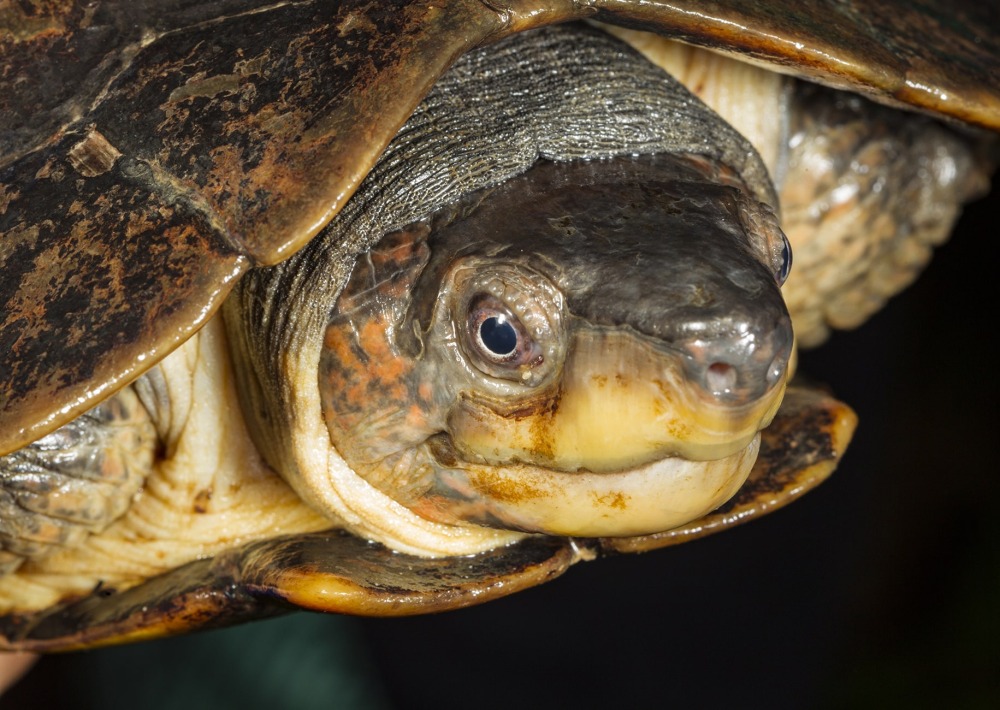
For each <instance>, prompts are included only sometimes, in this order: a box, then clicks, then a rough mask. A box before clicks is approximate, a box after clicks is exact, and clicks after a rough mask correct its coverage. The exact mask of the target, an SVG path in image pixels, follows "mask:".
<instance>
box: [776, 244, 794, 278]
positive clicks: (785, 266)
mask: <svg viewBox="0 0 1000 710" xmlns="http://www.w3.org/2000/svg"><path fill="white" fill-rule="evenodd" d="M780 234H781V252H780V254H779V258H780V259H781V263H780V264H779V265H778V272H777V274H775V276H776V278H777V279H778V285H779V286H781V285H782V284H784V283H785V281H786V280H787V279H788V274H789V272H791V270H792V245H791V244H789V243H788V237H786V236H785V234H784V233H783V232H781V233H780Z"/></svg>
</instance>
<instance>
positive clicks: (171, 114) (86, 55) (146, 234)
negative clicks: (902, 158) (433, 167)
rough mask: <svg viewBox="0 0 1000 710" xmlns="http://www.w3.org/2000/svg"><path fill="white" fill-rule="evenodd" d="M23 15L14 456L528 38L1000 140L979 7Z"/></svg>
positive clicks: (6, 229)
mask: <svg viewBox="0 0 1000 710" xmlns="http://www.w3.org/2000/svg"><path fill="white" fill-rule="evenodd" d="M16 7H17V9H14V8H13V7H11V8H9V9H7V10H5V11H4V13H3V14H2V15H0V23H2V24H0V52H2V53H3V55H4V60H5V61H4V64H5V67H6V71H5V73H4V75H3V78H2V80H0V82H2V83H0V96H2V97H3V98H2V99H0V121H2V123H0V126H2V133H0V152H2V156H3V157H0V273H2V275H3V276H2V280H0V314H2V316H0V318H2V320H0V372H3V373H5V377H4V378H3V379H2V382H0V455H2V454H4V453H7V452H9V451H12V450H14V449H17V448H19V447H21V446H23V445H24V444H26V443H28V442H30V441H32V440H34V439H37V438H38V437H39V436H41V435H42V434H44V433H46V432H48V431H51V430H53V429H55V428H56V427H58V426H59V425H61V424H63V423H65V422H67V421H69V420H70V419H72V418H73V417H75V416H76V415H78V414H80V413H82V412H83V411H85V410H87V409H89V408H90V407H91V406H93V405H94V404H95V403H96V402H98V401H100V400H101V399H103V398H104V397H106V396H107V395H108V394H109V392H110V391H111V390H113V389H117V388H118V387H120V386H122V385H123V384H125V383H126V382H127V381H129V380H131V379H134V378H135V377H136V376H138V375H139V374H141V372H143V371H144V370H146V369H148V368H149V367H150V366H151V365H152V364H153V363H154V362H156V361H157V360H159V359H160V358H162V357H163V356H164V355H166V353H168V352H169V351H170V350H172V349H173V348H175V347H176V346H177V345H178V344H179V343H180V342H182V341H183V340H185V339H186V338H188V337H190V336H191V334H192V333H193V332H194V331H195V330H197V328H198V327H199V326H200V325H201V324H203V323H204V321H205V319H206V318H207V317H208V316H209V315H210V314H211V313H212V312H214V310H215V309H216V308H217V307H218V306H219V304H220V303H221V302H222V300H224V298H225V296H226V294H227V293H228V292H229V290H230V289H231V287H232V285H233V283H234V281H235V280H236V278H237V277H238V276H239V274H241V273H242V272H243V271H245V270H246V269H247V268H249V267H250V266H252V265H254V264H273V263H275V262H278V261H281V260H282V259H284V258H286V257H287V256H289V255H290V254H291V253H293V252H294V251H296V250H298V249H299V248H301V247H302V246H303V245H304V244H305V243H306V242H308V241H309V240H310V239H311V238H312V237H313V236H314V235H315V234H316V233H317V232H318V231H319V229H321V228H322V227H323V225H325V224H326V223H327V222H328V221H329V220H330V219H331V218H332V216H333V215H334V214H335V213H336V212H337V211H338V210H339V209H340V207H342V206H343V204H344V203H345V202H346V200H347V199H348V198H349V197H350V196H351V194H352V193H353V191H354V190H355V188H356V187H357V185H358V184H359V182H360V181H361V179H362V178H363V177H364V176H365V175H366V174H367V172H368V170H369V169H370V168H371V166H372V165H373V163H374V162H375V160H376V159H377V157H378V155H379V154H380V153H381V151H382V149H383V148H384V147H385V145H386V144H387V143H388V141H389V140H390V139H391V137H392V136H393V135H394V133H395V132H396V130H397V129H398V128H399V127H400V125H402V123H403V121H405V119H406V118H407V116H409V114H410V113H411V112H412V110H413V108H414V107H415V106H416V105H417V103H418V102H419V101H420V99H421V98H422V97H423V95H424V94H425V93H426V92H427V91H428V89H429V87H430V86H431V85H432V84H433V83H434V81H435V80H436V79H437V78H438V76H440V75H441V73H442V72H443V71H444V70H445V69H446V68H447V67H448V66H449V65H450V64H451V62H452V61H453V60H454V59H455V57H456V56H458V55H459V54H461V53H463V52H464V51H466V50H468V49H470V48H472V47H474V46H477V45H481V44H484V43H488V42H491V41H495V40H497V39H500V38H501V37H504V36H507V35H509V34H512V33H515V32H519V31H523V30H526V29H531V28H534V27H539V26H543V25H546V24H551V23H555V22H564V21H568V20H572V19H599V20H602V21H607V22H613V23H614V22H617V23H621V24H627V25H630V26H639V27H643V28H646V29H652V30H655V31H659V32H662V33H665V34H669V35H671V36H676V37H678V38H680V39H683V40H685V41H689V42H693V43H698V44H702V45H706V46H710V47H712V48H715V49H722V50H725V51H728V52H733V53H738V54H740V55H741V56H744V57H748V58H750V59H752V60H754V61H761V62H768V63H771V64H775V65H777V66H778V68H779V69H781V70H782V71H789V72H794V73H797V74H801V75H803V76H807V77H810V78H813V79H817V80H820V81H823V82H825V83H829V84H831V85H834V86H839V87H844V88H848V89H854V90H859V91H864V92H865V93H868V94H870V95H872V96H874V97H875V98H877V99H880V100H883V101H886V102H892V103H897V104H907V105H912V106H914V107H918V108H922V109H925V110H929V111H935V112H941V113H944V114H946V115H951V116H954V117H956V118H958V119H961V120H965V121H969V122H973V123H977V124H980V125H983V126H987V127H992V128H1000V78H998V76H997V73H996V71H995V67H996V66H998V64H1000V46H998V39H997V36H996V33H995V32H994V31H993V30H992V29H991V28H995V27H997V26H998V18H997V17H996V15H997V10H996V8H995V7H994V6H993V5H990V4H980V3H974V2H972V1H971V0H964V1H963V2H958V3H956V2H948V3H945V2H943V0H935V1H934V2H930V3H924V4H922V5H921V6H920V7H919V8H917V7H913V6H910V5H909V4H907V3H894V4H891V3H885V4H878V3H867V2H857V3H843V2H836V1H835V0H813V1H812V2H808V3H790V2H787V0H770V1H768V2H757V3H753V4H752V5H747V4H745V3H732V6H729V4H727V3H722V2H709V3H705V2H693V1H691V2H682V3H679V4H678V3H671V4H666V3H664V4H659V3H655V2H654V3H645V2H644V3H638V2H635V3H630V2H610V1H609V2H594V3H588V4H586V5H582V4H577V3H573V2H570V1H569V0H523V1H520V2H518V1H512V2H508V3H501V4H499V5H497V4H495V3H491V4H485V3H481V2H478V1H477V0H459V1H456V2H450V3H448V4H447V6H446V9H445V6H441V5H438V4H435V3H429V2H418V1H413V0H411V1H408V2H407V1H405V0H404V1H400V2H396V3H381V4H379V6H378V7H377V8H376V7H372V6H371V4H368V3H361V2H356V1H354V0H349V1H347V2H342V3H337V4H334V3H325V2H318V1H317V2H303V3H295V4H279V5H273V4H271V3H265V2H261V1H260V0H258V1H257V2H250V3H247V2H235V0H220V1H217V2H212V3H202V4H197V5H194V6H192V5H189V4H188V3H182V2H179V1H176V0H175V1H173V2H155V3H153V2H149V3H148V4H146V3H126V2H123V1H117V0H105V1H104V2H96V3H91V4H89V5H87V6H85V7H84V6H81V5H79V4H78V3H74V2H71V1H70V0H50V1H48V2H46V1H44V0H36V1H35V2H33V3H28V4H27V6H25V5H23V4H21V5H17V6H16ZM208 38H211V40H212V42H211V43H210V46H212V47H213V49H212V51H210V52H207V51H203V50H202V47H203V46H205V45H204V44H203V40H206V39H208ZM68 57H72V58H73V61H69V60H68V59H67V58H68ZM40 77H42V78H43V79H44V81H39V78H40ZM112 235H113V236H112ZM69 265H71V266H69Z"/></svg>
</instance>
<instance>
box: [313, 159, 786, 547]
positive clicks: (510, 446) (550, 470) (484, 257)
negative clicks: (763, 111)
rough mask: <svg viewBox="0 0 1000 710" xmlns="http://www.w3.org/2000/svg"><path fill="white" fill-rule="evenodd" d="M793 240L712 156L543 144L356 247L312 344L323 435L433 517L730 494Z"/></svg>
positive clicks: (772, 395)
mask: <svg viewBox="0 0 1000 710" xmlns="http://www.w3.org/2000/svg"><path fill="white" fill-rule="evenodd" d="M788 259H789V255H788V250H787V244H786V242H785V241H784V237H783V236H782V234H781V232H780V229H778V228H777V226H776V221H775V220H774V218H773V216H772V215H771V213H770V212H769V211H768V210H767V208H765V207H762V206H761V205H760V203H758V202H757V201H756V200H753V199H752V198H749V197H748V196H747V195H746V193H745V192H744V191H743V190H742V189H741V188H740V186H739V182H738V178H735V177H734V176H732V175H728V174H722V173H720V169H719V168H717V167H715V164H711V165H710V164H709V163H707V162H706V161H702V160H700V159H697V158H685V157H672V156H669V157H668V156H659V157H655V158H649V157H647V158H643V159H633V158H628V159H619V160H614V161H601V162H600V163H593V162H592V163H588V162H582V161H581V162H576V163H563V164H560V163H541V164H539V165H537V166H536V167H534V168H532V169H531V170H530V171H528V173H526V174H524V175H522V176H520V177H518V178H515V179H514V180H511V181H509V182H507V183H505V184H504V185H503V186H501V187H498V188H494V189H489V190H485V191H482V192H479V193H476V194H475V195H473V196H471V197H470V198H467V199H465V200H463V201H462V202H461V203H460V204H459V205H457V206H453V207H450V208H448V209H447V210H444V211H442V212H439V213H438V214H436V215H434V216H432V217H431V218H429V219H427V220H424V221H422V222H419V223H416V224H413V225H410V226H409V227H407V228H405V229H403V230H400V231H398V232H395V233H393V234H391V235H389V236H387V237H386V238H385V239H384V240H383V242H382V244H381V245H380V246H379V247H378V248H377V249H376V250H375V251H374V252H373V253H372V254H371V255H370V256H369V258H368V259H365V260H362V261H361V262H359V265H358V267H357V268H356V269H355V272H354V274H353V276H352V278H351V281H350V283H349V285H348V286H347V288H346V289H345V291H344V293H343V294H342V295H341V297H340V299H339V300H338V303H337V307H336V310H335V314H334V316H333V318H332V320H331V323H330V325H329V327H328V329H327V332H326V338H325V343H326V346H327V347H326V349H325V350H324V352H323V355H322V356H321V366H320V387H321V392H322V394H321V397H322V401H323V407H324V416H325V419H326V422H327V426H328V428H329V430H330V434H331V438H332V440H333V443H334V446H335V447H336V448H337V450H338V451H339V452H340V453H341V455H342V456H343V457H344V458H345V460H346V461H347V463H348V464H349V465H350V466H351V467H352V468H353V469H354V470H355V471H356V472H357V473H358V474H359V475H361V476H363V477H364V478H366V479H367V480H368V481H369V482H370V483H372V484H373V485H374V486H376V487H377V488H379V489H380V490H381V491H383V492H384V493H386V494H388V495H389V496H390V497H392V498H393V499H395V500H397V501H399V502H400V503H402V504H404V505H405V506H407V507H409V508H410V509H412V510H414V511H415V512H417V513H418V514H419V515H421V516H424V517H426V518H429V519H432V520H436V521H440V522H446V523H470V522H471V523H475V524H481V525H489V526H494V527H501V528H507V529H515V530H525V531H530V532H541V533H548V534H560V535H579V536H597V535H636V534H644V533H651V532H658V531H661V530H666V529H669V528H672V527H676V526H678V525H681V524H684V523H686V522H688V521H690V520H692V519H694V518H697V517H699V516H701V515H703V514H704V513H706V512H708V511H710V510H712V509H714V508H715V507H717V506H718V505H720V504H721V503H722V502H724V501H725V500H727V499H728V498H729V497H730V496H731V495H732V494H733V493H735V491H736V490H737V488H738V487H739V486H740V484H741V483H742V482H743V480H744V479H745V478H746V476H747V474H748V472H749V470H750V467H751V466H752V465H753V462H754V460H755V458H756V452H757V446H758V442H759V431H760V430H761V429H762V428H763V427H765V426H767V424H768V423H770V420H771V419H772V417H773V416H774V414H775V412H776V411H777V408H778V405H779V404H780V401H781V396H782V393H783V391H784V385H785V380H786V376H787V370H788V362H789V358H790V355H791V351H792V331H791V325H790V320H789V316H788V313H787V311H786V309H785V306H784V303H783V300H782V298H781V293H780V283H781V281H782V280H783V278H784V275H785V274H786V272H787V267H788Z"/></svg>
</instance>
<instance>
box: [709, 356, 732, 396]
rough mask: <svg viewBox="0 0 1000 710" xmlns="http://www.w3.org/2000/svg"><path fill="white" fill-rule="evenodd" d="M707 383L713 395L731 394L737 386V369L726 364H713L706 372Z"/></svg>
mask: <svg viewBox="0 0 1000 710" xmlns="http://www.w3.org/2000/svg"><path fill="white" fill-rule="evenodd" d="M705 383H706V384H707V385H708V390H709V391H710V392H711V393H712V394H715V395H720V394H725V393H727V392H731V391H732V389H733V388H734V387H735V386H736V368H735V367H733V366H732V365H730V364H729V363H726V362H713V363H712V364H711V365H709V366H708V370H707V371H706V372H705Z"/></svg>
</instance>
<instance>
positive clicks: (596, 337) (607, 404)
mask: <svg viewBox="0 0 1000 710" xmlns="http://www.w3.org/2000/svg"><path fill="white" fill-rule="evenodd" d="M584 339H587V340H588V341H589V342H581V341H583V340H584ZM783 393H784V383H783V382H782V383H779V384H778V385H777V386H775V387H774V388H773V389H772V390H771V391H770V392H769V393H768V394H766V395H765V396H764V397H762V398H760V399H758V400H756V401H754V402H751V403H748V404H745V405H741V406H731V405H728V404H726V403H725V402H720V401H715V400H713V399H712V397H711V396H710V395H708V394H707V393H704V392H703V391H701V390H699V389H698V387H697V386H696V385H694V384H693V383H690V382H688V381H687V380H686V378H685V377H684V375H683V372H682V371H681V366H680V364H679V362H677V361H671V360H670V359H668V358H667V356H665V355H664V353H663V352H660V351H657V350H655V349H654V348H653V347H651V346H649V345H648V344H647V343H645V342H643V341H641V340H639V339H638V338H635V337H632V336H629V335H627V334H620V333H611V334H597V333H589V332H585V333H582V334H580V335H578V336H577V339H576V342H575V347H574V348H573V349H572V351H571V355H570V357H569V358H568V360H567V363H566V367H565V369H564V374H563V380H562V382H561V383H560V385H559V389H558V391H550V392H546V393H539V394H538V397H537V398H536V399H534V400H529V401H524V402H521V403H519V405H518V409H517V410H516V411H512V412H509V411H505V409H504V408H503V407H502V405H500V406H498V405H496V404H494V403H491V402H487V401H481V400H478V399H469V400H466V401H463V402H462V403H461V404H460V405H459V406H458V407H457V408H456V409H455V410H454V411H453V412H452V415H451V416H450V418H449V421H448V430H449V433H450V435H451V438H452V441H453V442H454V445H455V448H456V449H457V450H458V451H459V452H461V453H462V454H463V456H464V457H465V458H466V459H467V460H472V461H475V460H482V461H485V462H487V463H489V464H492V465H496V466H502V465H506V464H507V463H509V462H511V461H521V462H527V463H529V464H534V465H538V466H544V467H546V468H551V469H555V470H558V471H571V472H576V471H592V472H614V471H623V470H627V469H634V468H636V467H638V466H642V465H645V464H647V463H650V462H652V461H657V460H660V459H663V458H665V457H668V456H676V457H682V458H685V459H689V460H692V461H713V460H716V459H722V458H725V457H729V456H732V455H733V454H735V453H737V452H739V451H742V450H743V449H745V448H746V447H747V445H748V444H749V443H750V441H751V440H753V438H754V437H755V436H757V433H758V431H760V430H761V429H763V428H764V427H766V426H767V425H768V424H769V423H770V421H771V419H772V418H773V417H774V414H775V412H777V410H778V407H779V405H780V404H781V398H782V395H783Z"/></svg>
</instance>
